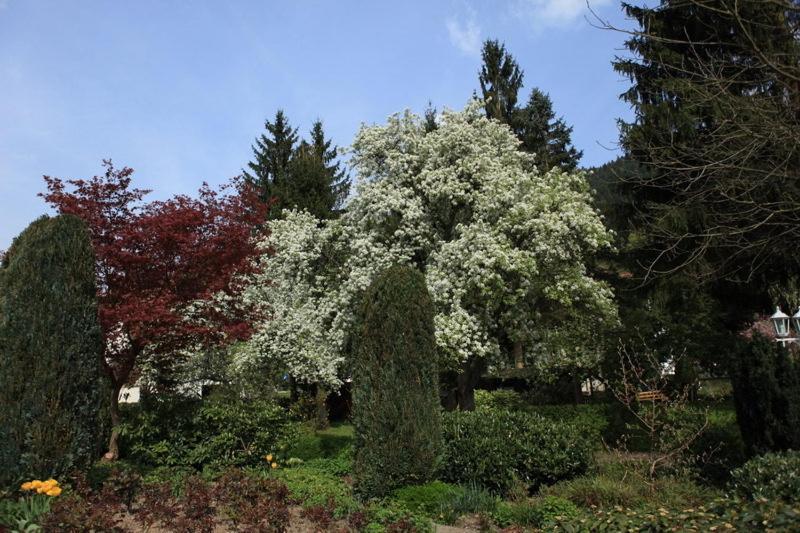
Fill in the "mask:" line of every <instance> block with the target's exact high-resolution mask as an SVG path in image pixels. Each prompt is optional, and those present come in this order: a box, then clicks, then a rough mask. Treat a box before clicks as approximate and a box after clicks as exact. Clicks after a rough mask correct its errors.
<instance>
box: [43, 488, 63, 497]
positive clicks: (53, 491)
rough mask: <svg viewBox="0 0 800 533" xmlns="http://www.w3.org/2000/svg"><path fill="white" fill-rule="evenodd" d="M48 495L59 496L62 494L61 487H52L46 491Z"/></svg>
mask: <svg viewBox="0 0 800 533" xmlns="http://www.w3.org/2000/svg"><path fill="white" fill-rule="evenodd" d="M45 494H47V495H48V496H58V495H59V494H61V487H53V488H52V489H50V490H48V491H47V492H45Z"/></svg>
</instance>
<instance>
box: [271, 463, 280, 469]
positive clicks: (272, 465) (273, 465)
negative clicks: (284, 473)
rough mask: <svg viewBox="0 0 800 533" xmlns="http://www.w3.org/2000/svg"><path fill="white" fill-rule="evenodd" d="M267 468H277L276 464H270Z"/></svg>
mask: <svg viewBox="0 0 800 533" xmlns="http://www.w3.org/2000/svg"><path fill="white" fill-rule="evenodd" d="M269 466H271V467H272V468H278V463H272V464H271V465H269Z"/></svg>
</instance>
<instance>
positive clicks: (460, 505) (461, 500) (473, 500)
mask: <svg viewBox="0 0 800 533" xmlns="http://www.w3.org/2000/svg"><path fill="white" fill-rule="evenodd" d="M499 503H500V500H499V499H498V497H497V496H495V495H494V494H492V493H491V492H489V491H488V490H486V489H485V488H483V487H481V486H480V485H476V484H474V483H473V484H469V485H466V486H465V487H463V488H462V489H461V491H459V492H456V493H455V495H454V496H453V498H451V499H450V500H448V501H446V502H444V503H443V504H442V506H441V508H440V509H439V519H440V520H442V521H443V522H445V523H447V524H452V523H453V522H455V521H456V520H457V519H458V518H459V517H461V516H464V515H473V514H478V515H481V516H483V517H489V516H492V515H493V514H494V513H495V512H496V511H497V506H498V505H499Z"/></svg>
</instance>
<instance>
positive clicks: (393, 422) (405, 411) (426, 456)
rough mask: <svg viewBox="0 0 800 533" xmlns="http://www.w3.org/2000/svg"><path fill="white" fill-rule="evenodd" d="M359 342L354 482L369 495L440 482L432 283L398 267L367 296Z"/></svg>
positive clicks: (381, 277)
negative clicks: (437, 473)
mask: <svg viewBox="0 0 800 533" xmlns="http://www.w3.org/2000/svg"><path fill="white" fill-rule="evenodd" d="M362 317H363V322H362V327H361V330H360V332H359V335H358V337H357V339H355V344H356V346H355V362H354V368H353V424H354V426H355V432H356V441H355V462H354V472H353V474H354V481H355V487H356V490H357V491H358V492H359V493H360V494H362V495H364V496H367V497H372V496H383V495H385V494H387V493H388V492H389V491H391V490H392V489H394V488H397V487H399V486H402V485H407V484H415V483H424V482H425V481H428V480H429V479H432V477H433V475H434V472H435V470H436V463H437V460H438V457H439V454H440V450H441V428H440V406H439V392H438V381H437V365H436V344H435V339H434V324H433V304H432V302H431V299H430V296H429V294H428V290H427V288H426V285H425V278H424V277H423V275H422V274H421V273H419V272H418V271H416V270H414V269H412V268H410V267H401V266H397V267H392V268H390V269H388V270H387V271H385V272H383V273H382V274H380V275H379V276H378V277H377V278H376V279H375V280H374V281H373V283H372V285H371V286H370V287H369V289H368V290H367V294H366V296H365V300H364V306H363V314H362Z"/></svg>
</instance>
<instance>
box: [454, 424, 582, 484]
mask: <svg viewBox="0 0 800 533" xmlns="http://www.w3.org/2000/svg"><path fill="white" fill-rule="evenodd" d="M443 435H444V443H445V447H444V454H443V459H442V465H441V469H440V474H441V478H442V479H443V480H444V481H449V482H451V483H478V484H480V485H483V486H484V487H486V488H488V489H490V490H494V491H497V492H500V493H506V492H508V491H509V490H510V489H511V488H512V487H514V485H515V484H516V483H518V482H522V483H524V484H525V485H527V486H528V487H530V488H532V489H535V488H538V487H539V486H541V485H546V484H550V483H554V482H556V481H559V480H562V479H568V478H571V477H574V476H577V475H580V474H582V473H584V472H585V471H586V469H587V468H588V466H589V464H590V462H591V459H592V446H593V443H592V442H591V441H590V440H589V439H588V438H587V437H586V436H585V435H584V434H583V433H582V432H581V431H580V430H579V429H578V428H576V427H574V426H572V425H569V424H565V423H560V422H555V421H552V420H547V419H545V418H543V417H541V416H538V415H531V414H525V413H512V412H507V411H497V412H495V413H493V414H492V416H486V413H483V412H481V411H475V412H451V413H445V415H444V418H443Z"/></svg>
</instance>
